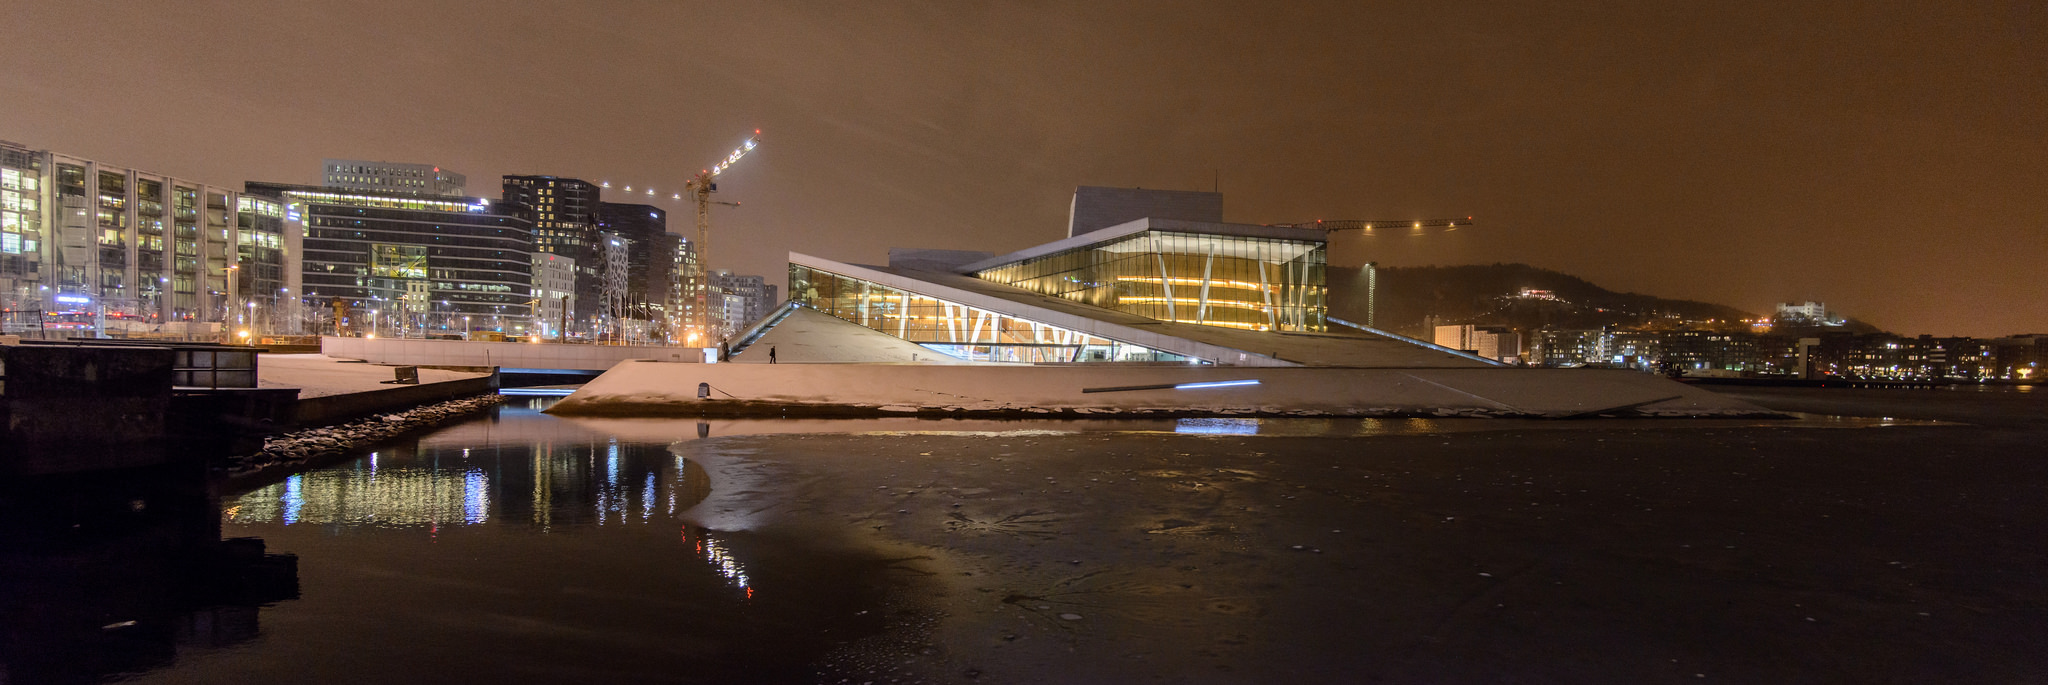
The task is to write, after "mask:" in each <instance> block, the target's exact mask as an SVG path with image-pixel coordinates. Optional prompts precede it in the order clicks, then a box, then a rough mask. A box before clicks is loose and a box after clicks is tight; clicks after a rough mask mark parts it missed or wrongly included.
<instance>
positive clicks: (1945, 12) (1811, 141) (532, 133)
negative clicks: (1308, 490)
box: [0, 2, 2048, 337]
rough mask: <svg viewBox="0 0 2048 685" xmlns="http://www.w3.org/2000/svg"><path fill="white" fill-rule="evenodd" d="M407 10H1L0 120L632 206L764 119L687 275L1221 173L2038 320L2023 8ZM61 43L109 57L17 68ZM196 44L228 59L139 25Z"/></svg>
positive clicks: (1459, 257)
mask: <svg viewBox="0 0 2048 685" xmlns="http://www.w3.org/2000/svg"><path fill="white" fill-rule="evenodd" d="M399 7H401V6H397V5H383V4H379V3H338V2H337V3H326V4H323V5H319V6H301V7H283V8H277V9H276V10H275V11H270V12H264V13H250V12H243V11H231V10H232V8H231V7H230V6H228V5H222V6H220V7H219V8H217V9H218V10H219V11H204V10H195V11H190V12H180V13H163V14H161V15H151V14H144V15H141V16H128V15H127V13H123V12H108V11H101V10H103V9H105V8H100V9H95V6H94V5H93V4H90V3H81V4H77V5H63V6H57V5H43V6H34V7H28V8H23V10H22V11H21V16H20V17H19V20H18V21H14V22H10V23H9V24H7V25H6V26H0V56H5V57H6V58H7V59H8V60H9V63H10V64H12V65H14V68H10V69H9V70H7V71H6V72H5V74H4V75H0V91H4V92H7V93H10V94H11V96H10V97H7V98H4V99H0V120H4V121H6V122H8V131H6V133H5V135H6V136H7V137H8V138H10V139H15V140H18V141H19V142H22V143H24V144H27V145H29V146H31V147H36V148H43V149H52V150H62V151H66V152H68V153H73V154H78V155H81V156H84V157H90V158H95V159H102V160H107V161H109V162H112V163H117V164H122V165H126V166H130V167H135V168H140V169H149V170H152V171H157V172H161V173H164V174H169V175H173V176H178V177H181V178H190V179H195V180H197V181H200V182H203V183H208V184H214V185H221V186H227V187H238V186H239V185H240V184H241V183H242V182H244V181H248V180H276V181H284V182H316V181H317V180H318V177H317V172H316V170H315V165H316V164H318V163H319V161H320V160H322V159H324V158H333V157H339V158H353V159H378V160H387V161H396V162H431V163H434V164H440V165H446V166H447V168H449V169H451V170H453V171H456V172H460V173H463V174H467V175H468V176H469V177H470V178H472V179H491V178H495V177H498V176H502V175H506V174H533V173H546V174H555V175H563V176H573V177H579V178H585V179H587V180H590V181H592V182H605V181H609V182H611V183H612V184H613V186H614V189H615V190H618V191H619V192H620V194H619V196H618V197H613V196H611V193H610V192H607V193H606V195H607V197H606V198H605V199H606V200H608V201H629V200H627V199H626V198H627V197H628V196H625V195H624V193H623V191H622V189H623V186H626V185H632V186H634V187H636V189H637V188H645V187H647V186H649V185H652V186H653V187H655V188H656V189H658V191H659V192H660V194H661V197H657V198H654V199H651V200H650V199H647V198H644V197H641V196H639V195H638V194H636V195H635V196H631V200H630V201H646V202H649V203H650V204H656V205H658V206H663V207H666V208H669V209H670V211H676V210H678V209H680V208H682V206H683V205H682V204H681V203H674V202H672V201H670V200H668V199H667V197H666V196H667V195H668V194H669V193H672V192H680V191H681V190H682V187H681V186H682V181H683V180H684V179H685V178H686V177H687V176H688V175H690V174H692V173H694V172H695V171H696V170H697V169H699V168H702V167H703V166H706V165H708V164H710V163H711V162H713V161H714V160H715V159H716V158H717V156H718V155H720V154H723V153H724V152H725V151H726V150H729V149H730V148H731V147H732V145H733V144H735V143H737V142H738V141H739V140H740V139H742V138H744V137H745V134H746V133H747V132H749V131H752V130H754V129H756V128H760V129H763V130H764V140H765V143H764V145H763V147H762V149H761V150H759V151H757V153H756V154H755V155H754V156H752V157H750V159H748V160H747V162H746V163H745V164H741V165H737V166H736V167H734V169H733V170H732V171H730V172H728V174H727V175H725V176H723V177H721V178H722V180H721V185H722V186H723V187H722V188H721V193H720V196H722V198H723V199H726V200H729V201H733V200H736V201H740V202H742V203H743V204H744V205H745V206H744V207H742V208H739V209H731V208H725V207H720V208H717V209H715V210H714V219H713V225H714V228H713V232H714V233H715V234H717V235H716V236H715V237H714V242H718V243H719V244H720V249H721V250H722V251H723V252H724V254H725V255H730V256H731V257H730V258H729V259H722V260H721V263H715V264H712V265H711V266H712V267H713V268H724V269H731V270H733V271H735V272H740V273H771V274H772V273H776V272H778V271H779V270H780V268H781V266H782V263H783V262H784V261H785V253H786V251H788V250H791V249H799V246H802V247H801V249H804V250H805V251H807V252H812V253H817V254H821V255H825V256H830V257H832V258H835V259H843V260H847V261H853V262H863V263H878V262H880V261H882V260H883V255H884V254H885V251H886V249H887V248H889V247H923V248H941V249H968V248H974V249H995V250H1007V249H1014V248H1021V247H1024V246H1027V245H1032V244H1037V243H1042V242H1045V241H1047V240H1050V239H1053V238H1056V237H1058V235H1059V234H1060V231H1061V230H1062V227H1063V226H1064V223H1065V222H1064V218H1065V216H1064V215H1065V211H1066V205H1067V202H1068V200H1069V199H1070V197H1071V193H1072V190H1073V188H1074V187H1075V186H1079V185H1108V186H1125V187H1147V188H1162V189H1179V190H1194V189H1200V190H1209V189H1211V188H1220V189H1221V191H1222V192H1223V193H1224V195H1225V196H1226V198H1227V199H1228V202H1227V203H1226V205H1225V207H1224V211H1225V218H1226V219H1227V220H1229V221H1234V222H1244V223H1281V222H1295V221H1304V220H1314V219H1318V218H1329V219H1336V218H1372V219H1411V218H1417V219H1419V218H1432V217H1437V216H1451V215H1457V216H1464V215H1472V216H1476V217H1477V219H1478V222H1479V223H1478V225H1477V226H1475V227H1471V228H1469V229H1462V230H1459V231H1453V232H1448V233H1432V234H1429V235H1427V236H1424V237H1422V238H1414V237H1409V236H1402V237H1391V236H1388V237H1375V238H1371V239H1367V238H1363V237H1357V236H1349V235H1342V234H1339V235H1338V236H1336V237H1334V238H1333V241H1332V244H1331V261H1332V264H1333V266H1336V265H1343V264H1345V263H1347V262H1348V261H1365V260H1375V261H1380V262H1381V263H1383V264H1388V265H1422V264H1461V263H1486V262H1495V261H1504V262H1526V263H1531V264H1535V265H1539V266H1543V267H1547V268H1553V269H1557V270H1561V271H1565V272H1568V273H1572V274H1574V275H1577V276H1580V277H1583V278H1586V279H1588V280H1592V281H1594V282H1596V283H1599V284H1601V285H1602V286H1604V287H1608V288H1611V289H1615V290H1624V291H1636V292H1646V293H1654V294H1656V295H1659V296H1663V297H1671V298H1685V299H1698V300H1706V301H1712V302H1719V303H1724V304H1728V305H1731V306H1735V307H1738V308H1742V309H1746V310H1751V311H1757V312H1763V311H1767V310H1768V308H1769V307H1770V305H1771V304H1773V303H1776V302H1781V301H1802V300H1822V301H1826V302H1828V303H1829V305H1830V307H1831V308H1835V309H1838V310H1840V311H1844V312H1848V313H1850V314H1851V315H1853V316H1856V317H1857V318H1860V319H1863V320H1867V321H1870V322H1872V323H1874V324H1876V325H1878V326H1880V327H1883V328H1886V329H1889V330H1893V331H1897V332H1900V333H1908V334H1913V333H1930V334H1935V335H1973V336H1980V337H1990V336H1998V335H2008V334H2016V333H2028V332H2041V331H2044V330H2048V308H2043V307H2040V306H2039V305H2038V304H2035V303H2036V302H2037V301H2038V296H2037V295H2036V293H2037V291H2038V287H2037V286H2034V285H2033V284H2032V278H2031V276H2032V274H2033V271H2034V270H2035V269H2036V268H2037V267H2035V265H2036V264H2038V263H2039V262H2040V261H2041V258H2042V257H2043V256H2044V255H2048V242H2044V241H2048V238H2044V237H2043V234H2042V233H2041V231H2040V229H2041V228H2042V227H2043V226H2044V225H2048V199H2044V198H2043V194H2042V193H2040V192H2039V190H2040V188H2042V187H2048V162H2044V161H2043V160H2044V159H2048V155H2044V154H2043V153H2044V152H2048V141H2044V139H2043V137H2042V136H2041V135H2040V131H2042V130H2044V125H2043V123H2044V122H2043V121H2042V117H2043V114H2042V112H2044V111H2048V107H2044V105H2048V85H2044V84H2048V48H2044V46H2043V44H2042V43H2041V42H2039V41H2038V40H2029V37H2030V36H2038V35H2039V34H2040V32H2041V31H2042V30H2043V29H2044V28H2048V10H2044V9H2043V8H2040V7H2037V6H2027V5H2021V4H2012V5H2005V6H1976V7H1968V8H1957V9H1950V8H1942V9H1941V10H1939V12H1938V13H1929V12H1924V11H1923V12H1918V13H1914V14H1911V15H1907V14H1903V13H1884V12H1880V11H1869V12H1863V13H1859V14H1856V15H1849V14H1846V13H1842V12H1827V11H1820V10H1809V11H1803V12H1802V11H1782V12H1776V13H1772V14H1766V13H1764V12H1761V11H1756V12H1745V11H1742V10H1741V9H1739V8H1707V9H1695V8H1684V9H1680V8H1670V9H1667V8H1659V7H1649V8H1623V9H1614V8H1608V9H1605V10H1600V11H1597V12H1596V11H1593V10H1576V11H1573V10H1566V11H1551V10H1547V9H1544V10H1538V9H1529V8H1519V9H1517V8H1507V9H1501V8H1495V7H1491V6H1489V7H1487V8H1483V9H1482V8H1478V7H1471V8H1465V9H1463V10H1455V9H1454V10H1453V11H1449V12H1435V13H1427V12H1424V11H1423V10H1421V9H1419V6H1418V7H1413V8H1411V7H1396V6H1382V7H1375V8H1372V9H1370V10H1363V9H1356V8H1353V9H1349V10H1346V11H1341V12H1338V11H1324V12H1302V13H1259V12H1254V11H1251V10H1246V9H1227V8H1225V7H1224V6H1220V5H1123V6H1116V7H1109V8H1085V9H1084V8H1083V7H1081V6H1052V7H1043V8H1038V7H1033V8H1022V7H1007V6H998V7H952V6H929V7H918V8H913V7H911V6H903V5H896V6H883V7H876V8H862V9H860V10H853V9H834V8H825V9H809V10H805V9H793V8H777V7H765V8H755V9H752V10H749V12H748V13H747V16H718V15H714V14H710V13H706V12H688V11H686V10H685V9H684V8H667V7H648V6H636V5H623V4H621V5H613V4H603V3H596V4H591V5H587V6H582V5H579V6H577V8H576V9H575V10H574V11H571V10H565V9H562V8H560V7H548V6H537V5H534V6H529V5H521V6H512V7H505V8H498V7H493V11H491V12H478V11H476V10H474V9H465V8H459V7H449V6H438V5H433V6H412V5H407V6H402V7H403V10H404V13H405V15H406V16H408V18H409V19H408V21H407V22H406V23H405V25H403V26H393V25H387V24H386V23H385V20H384V18H385V17H388V16H391V15H392V12H393V11H397V10H398V8H399ZM542 26H546V27H548V30H541V28H540V27H542ZM70 27H83V28H84V29H85V30H89V31H92V32H95V35H100V36H102V37H105V38H110V40H104V41H101V42H100V47H99V48H96V52H95V58H94V59H66V58H64V57H63V56H62V55H61V54H59V53H56V52H51V51H47V50H41V49H39V48H37V47H36V46H39V45H42V44H44V43H45V42H46V41H43V40H41V39H38V38H37V37H38V36H43V37H47V36H48V35H50V33H51V32H52V31H58V30H60V29H61V30H71V28H70ZM308 27H319V29H317V30H315V29H312V28H308ZM208 32H218V33H219V35H221V36H226V37H232V39H231V40H220V41H178V40H169V39H163V38H152V37H151V36H167V35H195V34H198V35H204V34H206V33H208ZM532 36H546V37H548V38H549V39H548V40H534V39H532V38H531V37H532ZM371 48H374V49H371ZM506 64H519V65H522V68H518V69H506V68H505V65H506ZM707 65H708V66H707ZM415 77H416V78H415ZM529 82H531V83H549V84H561V83H567V82H574V83H576V84H577V86H578V87H577V88H558V90H557V91H554V92H556V93H557V95H556V96H554V97H550V98H534V97H532V93H531V92H530V91H531V88H530V85H531V83H529ZM85 84H92V85H95V86H96V87H93V88H85V87H81V86H82V85H85ZM195 86H196V87H195ZM144 121H147V122H150V123H151V124H153V125H147V126H145V125H139V124H140V122H144ZM166 127H168V128H169V129H170V130H175V131H178V132H180V134H181V135H176V136H166V135H162V132H163V130H165V128H166ZM471 194H472V195H480V196H489V195H490V193H484V192H477V191H476V190H475V189H472V191H471ZM671 232H679V231H675V230H674V229H673V228H672V229H671Z"/></svg>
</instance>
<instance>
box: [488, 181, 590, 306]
mask: <svg viewBox="0 0 2048 685" xmlns="http://www.w3.org/2000/svg"><path fill="white" fill-rule="evenodd" d="M600 192H601V189H600V188H599V187H598V186H597V184H594V183H591V182H589V181H585V180H582V179H576V178H563V177H560V176H506V177H505V178H504V187H503V194H502V195H501V196H500V197H499V201H500V202H502V203H504V204H505V205H506V206H507V209H508V211H510V212H512V213H514V214H516V215H518V216H519V217H520V218H522V219H525V220H526V221H527V223H529V224H531V225H532V226H533V251H534V252H539V253H545V254H558V255H562V256H564V257H568V258H569V259H572V260H575V262H576V298H575V306H576V309H575V311H574V312H573V313H572V314H570V319H571V320H570V322H569V326H570V328H571V331H572V333H574V332H582V333H589V332H591V331H592V328H591V327H592V325H593V324H594V323H595V321H596V319H597V317H598V316H599V315H601V314H602V313H603V312H602V310H603V304H604V293H603V290H604V274H603V267H604V264H605V261H604V252H603V245H604V243H603V242H602V241H601V240H600V236H599V235H598V226H597V211H598V204H599V200H598V197H599V193H600Z"/></svg>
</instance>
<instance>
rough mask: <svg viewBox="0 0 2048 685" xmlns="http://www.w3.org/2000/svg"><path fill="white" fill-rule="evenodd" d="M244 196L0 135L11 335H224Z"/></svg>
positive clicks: (0, 278) (2, 249)
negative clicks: (5, 139) (39, 147)
mask: <svg viewBox="0 0 2048 685" xmlns="http://www.w3.org/2000/svg"><path fill="white" fill-rule="evenodd" d="M240 200H241V194H240V193H238V192H237V191H234V190H231V189H228V188H223V187H219V186H212V185H207V184H204V183H198V182H194V181H190V180H186V179H180V178H176V177H172V176H167V175H164V174H156V173H151V172H147V171H141V170H137V169H130V168H125V167H119V166H114V165H110V164H103V163H100V162H95V161H92V160H88V159H82V158H79V157H74V156H71V155H65V154H61V153H56V152H50V151H46V150H34V149H30V148H28V147H26V146H23V145H20V144H16V143H7V142H0V299H4V300H5V308H6V309H7V310H9V315H8V317H7V319H6V321H5V327H6V329H7V332H9V333H29V332H30V331H32V330H33V331H37V332H44V333H47V332H50V331H53V330H54V331H57V332H58V334H66V335H75V334H77V333H78V332H79V331H78V330H74V329H91V330H95V331H107V330H112V331H116V332H120V333H160V334H171V335H179V334H184V335H211V334H214V333H217V332H219V331H220V330H221V328H222V324H223V323H226V322H232V321H234V320H236V319H237V318H238V314H239V311H240V308H239V304H240V303H239V302H238V301H237V300H236V298H235V297H234V295H233V294H232V292H231V291H232V290H234V288H233V287H232V286H231V281H232V280H233V279H234V276H235V274H234V273H232V272H233V271H235V269H232V268H231V267H235V266H236V262H237V260H238V259H239V258H240V254H239V250H238V243H239V238H238V236H237V232H238V230H240V226H239V224H240V221H239V219H238V212H239V208H240V206H241V201H240ZM280 287H282V286H280ZM24 313H28V314H33V319H26V318H23V315H24ZM66 331H69V332H68V333H67V332H66Z"/></svg>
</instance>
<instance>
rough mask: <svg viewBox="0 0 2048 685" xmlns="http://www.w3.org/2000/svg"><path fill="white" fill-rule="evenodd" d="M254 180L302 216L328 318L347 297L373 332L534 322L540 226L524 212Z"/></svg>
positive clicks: (304, 250) (310, 282) (307, 269)
mask: <svg viewBox="0 0 2048 685" xmlns="http://www.w3.org/2000/svg"><path fill="white" fill-rule="evenodd" d="M249 187H250V191H251V192H252V193H261V194H263V195H268V196H271V197H273V198H275V199H277V200H280V201H282V203H283V205H284V213H285V220H286V222H287V224H289V223H290V222H292V221H302V222H303V223H304V230H305V238H304V241H303V243H302V244H301V245H300V259H301V263H302V264H304V274H303V276H302V278H303V279H304V281H303V284H302V287H303V289H304V293H302V296H303V298H304V301H305V302H306V303H307V304H309V305H312V306H314V307H318V308H321V311H322V316H323V317H324V316H326V314H325V311H326V309H327V308H330V307H332V305H333V303H334V302H336V301H340V302H342V303H343V304H342V306H343V308H344V309H345V310H347V311H348V312H351V314H350V316H352V317H354V316H360V315H367V316H366V317H365V318H366V319H367V321H366V323H367V324H368V328H367V329H366V330H388V331H391V333H392V334H395V335H409V334H412V333H424V332H428V331H429V329H433V330H468V331H474V330H496V331H504V332H507V333H517V332H521V331H524V330H525V329H526V327H527V326H528V325H529V324H530V321H529V319H530V317H531V314H532V299H533V298H532V294H531V293H532V290H533V252H532V249H533V234H532V230H531V228H530V225H529V224H528V223H527V222H526V221H525V220H523V219H520V218H519V217H516V216H512V215H508V214H498V213H494V212H492V211H491V206H490V203H488V202H485V201H482V200H469V199H465V198H455V199H436V198H427V197H413V196H407V195H394V194H383V195H379V194H371V193H351V192H337V191H336V190H335V189H331V188H314V187H307V186H287V185H279V184H266V183H250V184H249ZM330 321H331V320H330ZM361 323H365V321H363V320H361V319H352V320H351V325H360V324H361ZM329 325H332V324H331V323H322V324H320V326H321V327H322V328H323V329H324V328H325V327H326V326H329Z"/></svg>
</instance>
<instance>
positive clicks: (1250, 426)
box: [1173, 419, 1259, 435]
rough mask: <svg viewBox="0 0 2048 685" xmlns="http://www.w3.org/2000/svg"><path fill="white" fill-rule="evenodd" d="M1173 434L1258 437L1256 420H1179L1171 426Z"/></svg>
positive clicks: (1257, 421)
mask: <svg viewBox="0 0 2048 685" xmlns="http://www.w3.org/2000/svg"><path fill="white" fill-rule="evenodd" d="M1173 432H1175V433H1188V434H1193V435H1258V434H1259V420H1258V419H1181V420H1180V421H1178V422H1176V423H1175V424H1174V426H1173Z"/></svg>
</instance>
